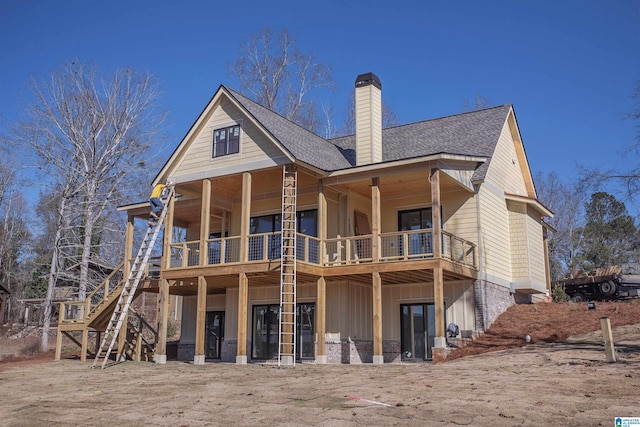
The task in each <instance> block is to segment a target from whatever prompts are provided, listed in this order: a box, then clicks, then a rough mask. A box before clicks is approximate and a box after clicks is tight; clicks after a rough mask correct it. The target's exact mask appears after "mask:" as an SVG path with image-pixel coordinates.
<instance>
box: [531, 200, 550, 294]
mask: <svg viewBox="0 0 640 427" xmlns="http://www.w3.org/2000/svg"><path fill="white" fill-rule="evenodd" d="M526 221H527V233H528V236H529V238H528V242H529V249H528V252H529V259H530V265H531V280H532V281H533V282H535V283H537V284H542V285H543V286H544V287H546V281H547V278H546V274H545V268H546V267H545V261H544V245H543V238H542V224H541V223H540V214H539V213H537V212H536V211H535V210H533V209H532V208H528V209H527V217H526Z"/></svg>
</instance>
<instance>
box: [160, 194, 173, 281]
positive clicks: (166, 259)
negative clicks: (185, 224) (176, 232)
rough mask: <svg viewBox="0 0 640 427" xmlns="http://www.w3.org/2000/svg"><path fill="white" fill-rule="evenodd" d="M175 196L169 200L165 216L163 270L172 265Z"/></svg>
mask: <svg viewBox="0 0 640 427" xmlns="http://www.w3.org/2000/svg"><path fill="white" fill-rule="evenodd" d="M175 200H176V198H175V197H172V198H171V200H169V209H167V216H166V217H165V218H164V233H163V234H164V240H163V242H162V253H163V259H162V260H163V262H162V263H161V264H163V266H162V268H161V269H160V270H161V273H162V270H164V269H168V268H170V267H171V248H170V245H171V243H172V241H171V236H172V235H173V215H174V212H175V207H176V204H175Z"/></svg>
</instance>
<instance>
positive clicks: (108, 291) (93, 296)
mask: <svg viewBox="0 0 640 427" xmlns="http://www.w3.org/2000/svg"><path fill="white" fill-rule="evenodd" d="M123 267H124V263H121V264H120V265H118V266H117V267H116V268H115V269H114V270H113V271H112V272H111V273H110V274H109V275H108V276H107V277H105V278H104V279H103V280H102V282H101V283H100V285H99V286H97V287H96V288H95V289H94V290H93V291H92V292H91V293H90V294H89V295H87V298H86V299H85V300H84V301H67V302H62V303H60V317H59V319H58V322H59V323H64V322H67V323H70V322H81V321H84V320H85V319H87V318H89V317H90V316H91V315H92V314H93V313H94V312H95V310H96V309H97V308H98V307H100V306H102V305H104V302H105V300H107V299H108V298H109V297H110V296H111V295H113V292H114V290H115V289H116V288H117V287H119V286H120V285H121V284H122V282H123Z"/></svg>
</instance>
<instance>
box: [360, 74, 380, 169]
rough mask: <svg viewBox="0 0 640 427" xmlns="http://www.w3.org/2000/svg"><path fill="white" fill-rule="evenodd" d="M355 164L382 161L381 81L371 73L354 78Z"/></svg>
mask: <svg viewBox="0 0 640 427" xmlns="http://www.w3.org/2000/svg"><path fill="white" fill-rule="evenodd" d="M355 98H356V165H357V166H361V165H368V164H371V163H378V162H381V161H382V83H380V79H379V78H378V76H376V75H375V74H373V73H366V74H360V75H359V76H358V77H357V78H356V96H355Z"/></svg>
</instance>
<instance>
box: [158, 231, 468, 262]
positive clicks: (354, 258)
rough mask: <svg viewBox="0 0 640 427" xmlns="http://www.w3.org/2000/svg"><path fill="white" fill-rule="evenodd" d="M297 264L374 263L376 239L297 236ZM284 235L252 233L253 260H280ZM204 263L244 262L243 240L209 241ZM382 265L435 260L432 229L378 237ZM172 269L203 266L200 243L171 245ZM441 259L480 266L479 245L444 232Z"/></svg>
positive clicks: (384, 234)
mask: <svg viewBox="0 0 640 427" xmlns="http://www.w3.org/2000/svg"><path fill="white" fill-rule="evenodd" d="M296 239H297V240H296V258H297V260H298V261H301V262H305V263H308V264H314V265H319V266H323V267H331V266H339V265H354V264H362V263H372V262H373V253H372V239H373V236H371V235H365V236H349V237H335V238H331V239H325V240H324V241H321V240H320V239H318V238H317V237H313V236H308V235H305V234H300V233H298V234H297V237H296ZM280 242H281V233H280V232H275V233H260V234H252V235H250V236H249V240H248V249H249V250H248V257H249V258H248V262H264V261H272V260H277V259H280ZM206 246H207V248H208V250H207V252H208V253H207V260H206V262H205V263H204V265H223V264H237V263H239V262H240V237H238V236H234V237H223V238H217V239H208V240H207V245H206ZM378 246H379V247H380V261H381V262H385V261H409V260H417V259H427V258H433V230H431V229H421V230H408V231H396V232H392V233H382V234H380V236H379V245H378ZM170 253H171V263H170V266H171V267H170V268H180V267H194V266H198V265H201V264H200V241H190V242H181V243H173V244H171V245H170ZM442 257H443V258H446V259H449V260H451V261H453V262H456V263H460V264H463V265H465V266H468V267H476V245H475V244H474V243H471V242H469V241H466V240H464V239H461V238H459V237H456V236H454V235H453V234H451V233H448V232H446V231H443V232H442Z"/></svg>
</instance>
